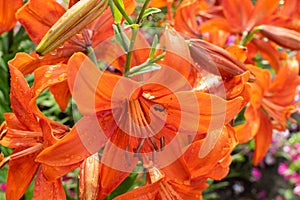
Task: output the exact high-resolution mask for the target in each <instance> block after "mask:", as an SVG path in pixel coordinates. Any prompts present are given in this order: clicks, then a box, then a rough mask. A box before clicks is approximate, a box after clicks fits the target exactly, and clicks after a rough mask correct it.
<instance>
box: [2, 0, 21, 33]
mask: <svg viewBox="0 0 300 200" xmlns="http://www.w3.org/2000/svg"><path fill="white" fill-rule="evenodd" d="M22 4H23V1H22V0H15V1H10V0H1V1H0V10H1V12H0V35H1V34H2V33H4V32H6V31H9V30H10V29H12V28H13V27H14V26H15V24H16V22H17V20H16V17H15V13H16V12H17V10H18V9H19V8H20V7H21V6H22Z"/></svg>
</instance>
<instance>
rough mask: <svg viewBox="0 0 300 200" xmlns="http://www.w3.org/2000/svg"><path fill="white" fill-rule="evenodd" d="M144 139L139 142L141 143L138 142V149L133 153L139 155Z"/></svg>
mask: <svg viewBox="0 0 300 200" xmlns="http://www.w3.org/2000/svg"><path fill="white" fill-rule="evenodd" d="M145 140H146V139H145V138H143V139H142V140H141V142H140V144H139V145H138V147H137V148H136V149H135V151H134V152H135V153H139V152H140V150H141V148H142V146H143V145H144V143H145Z"/></svg>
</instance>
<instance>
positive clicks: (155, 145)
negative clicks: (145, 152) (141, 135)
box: [149, 137, 159, 151]
mask: <svg viewBox="0 0 300 200" xmlns="http://www.w3.org/2000/svg"><path fill="white" fill-rule="evenodd" d="M149 139H150V141H151V143H152V145H153V148H154V150H155V151H159V149H158V147H157V144H156V142H155V140H154V139H153V137H149Z"/></svg>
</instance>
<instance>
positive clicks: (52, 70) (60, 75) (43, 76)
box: [32, 64, 68, 98]
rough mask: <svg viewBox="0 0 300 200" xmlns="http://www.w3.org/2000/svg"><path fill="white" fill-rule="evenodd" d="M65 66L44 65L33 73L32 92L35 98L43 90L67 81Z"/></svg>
mask: <svg viewBox="0 0 300 200" xmlns="http://www.w3.org/2000/svg"><path fill="white" fill-rule="evenodd" d="M67 69H68V68H67V65H65V64H58V65H46V66H43V67H40V68H38V69H36V70H35V71H34V83H33V86H32V90H33V92H34V95H35V98H37V97H38V96H39V95H40V94H41V93H42V92H43V91H44V90H45V89H47V88H48V87H50V86H52V85H55V84H57V83H61V82H63V81H66V80H67Z"/></svg>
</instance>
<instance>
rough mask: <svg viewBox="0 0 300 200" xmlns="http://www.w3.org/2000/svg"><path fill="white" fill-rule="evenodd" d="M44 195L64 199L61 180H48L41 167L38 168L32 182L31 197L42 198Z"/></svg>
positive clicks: (40, 199) (41, 199)
mask: <svg viewBox="0 0 300 200" xmlns="http://www.w3.org/2000/svg"><path fill="white" fill-rule="evenodd" d="M45 195H46V196H47V199H61V200H65V199H66V194H65V191H64V188H63V186H62V183H61V180H60V179H57V180H55V181H48V180H47V179H46V178H45V177H44V175H43V169H40V170H39V173H38V175H37V177H36V180H35V184H34V193H33V199H36V200H43V199H45Z"/></svg>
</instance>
